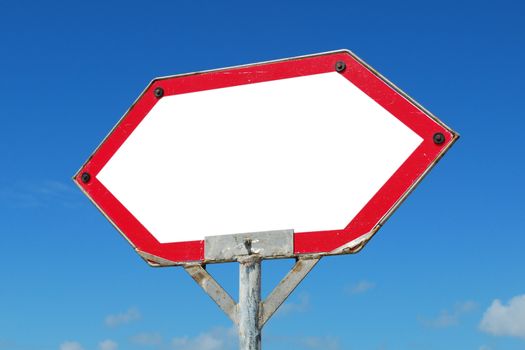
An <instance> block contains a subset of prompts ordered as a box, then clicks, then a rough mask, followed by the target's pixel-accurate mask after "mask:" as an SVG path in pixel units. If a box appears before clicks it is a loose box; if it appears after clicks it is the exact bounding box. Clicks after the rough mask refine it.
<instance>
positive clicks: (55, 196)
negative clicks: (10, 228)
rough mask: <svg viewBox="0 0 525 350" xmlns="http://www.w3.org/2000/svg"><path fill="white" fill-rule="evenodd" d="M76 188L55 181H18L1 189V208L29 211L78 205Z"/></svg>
mask: <svg viewBox="0 0 525 350" xmlns="http://www.w3.org/2000/svg"><path fill="white" fill-rule="evenodd" d="M76 196H77V195H76V191H75V186H74V185H73V183H65V182H60V181H54V180H38V181H34V182H27V181H18V182H15V183H11V184H9V185H8V186H4V187H0V207H8V208H15V209H27V208H38V207H48V206H57V205H62V206H65V207H74V206H76V205H78V202H77V198H76Z"/></svg>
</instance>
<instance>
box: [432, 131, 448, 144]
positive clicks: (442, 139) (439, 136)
mask: <svg viewBox="0 0 525 350" xmlns="http://www.w3.org/2000/svg"><path fill="white" fill-rule="evenodd" d="M433 139H434V143H435V144H436V145H441V144H442V143H443V142H445V135H443V134H442V133H440V132H436V133H435V134H434V137H433Z"/></svg>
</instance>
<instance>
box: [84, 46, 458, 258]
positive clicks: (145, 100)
mask: <svg viewBox="0 0 525 350" xmlns="http://www.w3.org/2000/svg"><path fill="white" fill-rule="evenodd" d="M338 61H343V62H345V64H346V69H345V70H344V71H342V72H341V73H340V74H342V75H343V76H344V77H345V78H347V79H348V80H349V81H350V82H352V83H353V84H354V85H356V86H357V87H358V88H359V89H361V90H362V91H363V92H365V93H366V94H367V95H368V96H370V97H371V98H372V99H373V100H375V101H376V102H377V103H378V104H380V105H381V106H382V107H383V108H385V109H386V110H388V111H389V112H390V113H391V114H392V115H394V116H395V117H396V118H398V119H399V120H400V121H401V122H402V123H403V124H405V125H407V126H408V127H409V128H410V129H412V130H413V131H414V132H415V133H417V134H418V135H419V136H421V138H423V142H422V143H421V144H420V146H419V147H418V148H417V149H416V150H415V151H414V152H413V153H412V155H411V156H410V157H409V158H408V159H407V160H406V161H405V162H404V163H403V164H402V166H401V167H400V168H399V169H398V170H397V171H396V172H395V173H394V174H393V175H392V177H391V178H390V179H389V180H388V181H387V182H386V183H385V184H384V185H383V186H382V187H381V189H380V190H379V191H378V192H377V193H376V194H375V195H374V197H372V199H371V200H370V201H369V202H368V203H367V204H366V205H365V207H363V209H362V210H361V211H360V212H359V213H358V214H357V215H356V216H355V217H354V218H353V219H352V221H351V222H350V223H349V224H348V225H347V226H346V227H345V228H342V229H339V230H331V231H320V232H297V233H295V234H294V253H295V254H296V255H300V254H317V253H321V254H330V253H341V251H338V250H337V248H340V247H342V246H344V245H345V244H348V243H349V242H352V241H354V240H356V239H358V238H360V237H362V236H364V235H366V234H369V233H370V234H373V233H375V232H376V231H377V229H378V228H379V227H380V226H381V225H382V224H383V223H384V221H386V219H387V218H388V217H389V216H390V215H391V213H392V212H393V211H394V210H395V209H396V208H397V206H398V205H399V204H400V203H401V202H402V200H403V199H404V198H405V197H406V196H407V195H408V194H409V193H410V191H411V190H412V189H413V188H414V187H415V185H417V183H418V182H419V181H420V180H421V179H422V178H423V176H424V175H425V174H426V173H427V172H428V170H430V168H431V167H432V166H433V165H434V164H435V163H436V161H437V160H438V159H439V158H440V157H441V156H442V155H443V154H444V152H445V151H446V150H447V149H448V148H449V147H450V146H451V145H452V143H454V141H455V140H456V139H457V137H458V135H457V134H456V133H454V132H453V131H452V130H451V129H449V128H448V127H446V126H445V125H444V124H443V123H441V122H440V121H439V120H437V118H435V117H434V116H432V115H431V114H430V113H429V112H428V111H426V110H425V109H423V108H422V107H421V106H419V105H418V104H417V103H416V102H414V101H413V100H411V99H410V98H409V97H408V96H407V95H405V94H404V93H403V92H401V91H400V90H399V89H398V88H396V87H395V86H394V85H393V84H391V83H390V82H388V81H387V80H386V79H385V78H383V77H382V76H380V75H379V74H378V73H376V72H375V71H374V70H372V69H371V68H370V67H369V66H368V65H366V64H365V63H364V62H363V61H361V60H360V59H359V58H357V57H356V56H355V55H354V54H352V53H351V52H349V51H346V50H345V51H336V52H331V53H325V54H318V55H312V56H305V57H298V58H292V59H286V60H280V61H273V62H267V63H259V64H252V65H247V66H241V67H233V68H225V69H220V70H214V71H207V72H200V73H193V74H186V75H180V76H173V77H166V78H159V79H155V80H154V81H152V83H151V84H150V85H149V86H148V87H147V88H146V90H145V91H144V92H143V94H142V95H141V96H140V97H139V98H138V100H137V101H136V103H135V104H134V105H133V106H132V107H131V108H130V109H129V110H128V112H127V113H126V114H125V115H124V117H123V118H122V119H121V120H120V122H119V123H118V124H117V125H116V126H115V128H114V129H113V130H112V131H111V133H110V134H109V135H108V136H107V137H106V139H105V140H104V141H103V142H102V144H101V145H100V146H99V147H98V148H97V150H96V151H95V152H94V154H93V155H92V156H91V157H90V158H89V160H88V161H87V162H86V163H85V164H84V166H83V167H82V168H81V169H80V170H79V171H78V173H77V174H76V175H75V176H74V180H75V182H76V183H77V184H78V186H79V187H80V188H81V189H82V190H83V191H84V193H86V195H87V196H88V197H89V198H90V199H91V200H92V201H93V202H94V203H95V205H96V206H97V207H98V208H99V209H100V210H101V211H102V213H103V214H104V215H105V216H106V217H107V218H108V219H109V220H110V221H111V222H112V223H113V225H114V226H115V227H116V228H117V229H118V230H119V231H120V232H121V233H122V234H123V235H124V237H125V238H126V239H127V240H128V241H129V242H130V243H131V244H132V245H133V247H134V248H135V249H136V250H138V251H139V252H146V253H148V254H151V255H153V256H154V257H157V258H161V259H165V260H167V261H168V262H173V263H184V262H189V261H203V260H204V241H192V242H177V243H159V242H158V241H157V240H156V239H155V237H154V236H153V235H152V234H151V233H150V232H148V230H147V229H146V228H145V227H144V226H143V225H142V224H141V223H140V222H139V221H138V220H137V219H136V218H135V217H134V216H133V215H132V214H131V213H130V212H129V211H128V210H127V209H126V208H125V207H124V206H123V205H122V203H120V202H119V201H118V200H117V199H116V198H115V197H114V196H113V195H112V194H111V193H110V192H109V191H108V190H107V189H106V188H105V187H104V185H102V183H101V182H100V181H98V179H97V175H98V173H99V172H100V170H101V169H102V168H103V167H104V165H105V164H106V163H107V162H108V161H109V159H110V158H111V157H112V156H113V155H114V154H115V152H116V151H117V150H118V149H119V147H120V146H121V145H122V144H123V143H124V141H125V140H126V139H127V138H128V136H129V135H130V134H131V133H132V132H133V130H134V129H135V128H136V127H137V126H138V125H139V123H140V122H141V121H142V120H143V119H144V118H145V116H146V115H147V114H148V113H149V111H150V110H151V109H152V108H153V106H154V105H155V103H156V102H157V101H158V98H157V97H155V95H154V90H155V89H156V88H157V87H162V88H163V90H164V96H169V95H175V94H184V93H189V92H196V91H203V90H211V89H218V88H225V87H231V86H237V85H244V84H253V83H259V82H265V81H272V80H279V79H286V78H293V77H299V76H306V75H312V74H319V73H328V72H331V71H334V69H335V64H336V62H338ZM438 132H439V133H442V134H443V135H444V136H445V142H443V143H441V144H436V143H435V142H434V140H433V136H434V134H435V133H438ZM392 142H395V140H392ZM83 173H88V174H90V180H89V181H88V182H87V183H84V182H82V180H81V176H82V174H83Z"/></svg>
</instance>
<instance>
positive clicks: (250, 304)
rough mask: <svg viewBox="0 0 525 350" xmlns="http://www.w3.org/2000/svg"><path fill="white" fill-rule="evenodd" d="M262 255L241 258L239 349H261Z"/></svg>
mask: <svg viewBox="0 0 525 350" xmlns="http://www.w3.org/2000/svg"><path fill="white" fill-rule="evenodd" d="M260 309H261V257H260V256H258V255H249V256H245V257H240V258H239V304H238V308H237V310H238V319H239V323H238V325H239V349H240V350H260V349H261V329H262V326H261V325H260V324H259V318H260Z"/></svg>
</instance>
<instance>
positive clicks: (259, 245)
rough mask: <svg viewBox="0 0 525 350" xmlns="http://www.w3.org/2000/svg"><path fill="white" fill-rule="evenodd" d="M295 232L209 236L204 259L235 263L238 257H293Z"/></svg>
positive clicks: (205, 242)
mask: <svg viewBox="0 0 525 350" xmlns="http://www.w3.org/2000/svg"><path fill="white" fill-rule="evenodd" d="M293 233H294V232H293V230H279V231H265V232H254V233H241V234H234V235H220V236H208V237H206V238H205V240H204V259H205V260H211V261H235V260H237V257H238V256H242V255H250V254H257V255H259V256H260V257H263V258H279V257H281V258H282V257H290V256H292V255H293Z"/></svg>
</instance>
